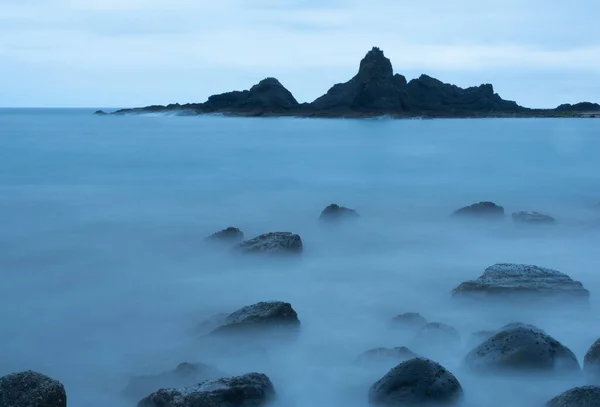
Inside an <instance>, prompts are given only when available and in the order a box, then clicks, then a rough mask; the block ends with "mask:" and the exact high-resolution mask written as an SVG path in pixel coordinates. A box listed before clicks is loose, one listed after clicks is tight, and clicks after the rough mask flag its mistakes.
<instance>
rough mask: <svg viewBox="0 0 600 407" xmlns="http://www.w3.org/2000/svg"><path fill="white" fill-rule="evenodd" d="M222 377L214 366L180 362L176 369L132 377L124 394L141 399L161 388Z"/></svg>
mask: <svg viewBox="0 0 600 407" xmlns="http://www.w3.org/2000/svg"><path fill="white" fill-rule="evenodd" d="M220 377H223V373H222V372H220V371H219V370H218V369H217V368H216V367H214V366H210V365H205V364H204V363H187V362H184V363H181V364H179V365H178V366H177V367H176V368H175V370H171V371H168V372H163V373H159V374H155V375H140V376H134V377H132V378H131V380H130V381H129V383H128V384H127V386H126V387H125V389H123V394H124V395H125V396H127V397H130V398H132V399H136V400H139V399H141V398H142V397H145V396H147V395H148V394H150V393H153V392H155V391H158V390H159V389H165V388H181V387H188V386H193V385H195V384H198V383H200V382H203V381H206V380H211V379H217V378H220Z"/></svg>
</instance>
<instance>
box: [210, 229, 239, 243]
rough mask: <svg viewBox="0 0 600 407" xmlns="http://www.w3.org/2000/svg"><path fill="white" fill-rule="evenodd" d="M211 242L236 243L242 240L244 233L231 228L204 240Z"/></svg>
mask: <svg viewBox="0 0 600 407" xmlns="http://www.w3.org/2000/svg"><path fill="white" fill-rule="evenodd" d="M206 239H207V240H209V241H212V242H223V243H238V242H241V241H242V240H244V232H242V231H241V230H239V229H238V228H234V227H233V226H229V227H228V228H226V229H223V230H220V231H218V232H215V233H213V234H212V235H210V236H208V237H207V238H206Z"/></svg>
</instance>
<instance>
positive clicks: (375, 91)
mask: <svg viewBox="0 0 600 407" xmlns="http://www.w3.org/2000/svg"><path fill="white" fill-rule="evenodd" d="M144 113H171V114H176V115H202V114H223V115H232V116H253V117H256V116H257V117H260V116H265V117H278V116H296V117H321V118H368V117H378V116H389V117H394V118H485V117H599V118H600V105H599V104H597V103H590V102H582V103H577V104H574V105H571V104H562V105H560V106H558V107H556V108H554V109H530V108H526V107H523V106H519V105H518V104H517V103H516V102H514V101H510V100H504V99H502V98H501V97H500V96H499V95H498V94H497V93H495V92H494V88H493V86H492V85H490V84H484V85H480V86H474V87H469V88H466V89H463V88H460V87H458V86H455V85H451V84H448V83H443V82H441V81H439V80H437V79H435V78H432V77H430V76H427V75H421V76H420V77H419V78H417V79H413V80H411V81H409V82H407V80H406V78H405V77H404V76H403V75H400V74H394V71H393V68H392V63H391V62H390V60H389V59H388V58H387V57H385V55H384V54H383V51H382V50H381V49H379V48H377V47H373V49H371V50H370V51H369V52H368V53H367V55H366V56H365V57H364V58H363V59H362V61H360V66H359V69H358V73H357V74H356V75H355V76H354V77H353V78H352V79H350V80H349V81H347V82H345V83H338V84H336V85H334V86H333V87H332V88H331V89H329V90H328V91H327V93H326V94H324V95H323V96H321V97H319V98H317V99H316V100H315V101H313V102H312V103H298V101H297V100H296V98H294V95H292V93H291V92H290V91H289V90H287V89H286V88H285V87H284V86H283V85H282V84H281V83H280V82H279V81H278V80H277V79H275V78H266V79H263V80H262V81H260V82H259V83H258V84H256V85H254V86H252V87H251V88H250V89H249V90H243V91H233V92H227V93H222V94H219V95H213V96H210V97H209V98H208V100H207V101H206V102H204V103H188V104H179V103H176V104H170V105H166V106H162V105H153V106H146V107H139V108H133V109H121V110H117V111H115V112H112V113H111V114H115V115H125V114H144ZM96 114H107V113H106V112H104V111H101V110H99V111H97V112H96Z"/></svg>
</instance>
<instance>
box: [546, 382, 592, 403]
mask: <svg viewBox="0 0 600 407" xmlns="http://www.w3.org/2000/svg"><path fill="white" fill-rule="evenodd" d="M546 407H600V387H597V386H584V387H576V388H574V389H571V390H567V391H565V392H564V393H562V394H560V395H559V396H556V397H554V398H553V399H552V400H550V401H549V402H548V403H547V404H546Z"/></svg>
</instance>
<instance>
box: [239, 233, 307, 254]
mask: <svg viewBox="0 0 600 407" xmlns="http://www.w3.org/2000/svg"><path fill="white" fill-rule="evenodd" d="M302 249H303V246H302V239H301V238H300V236H298V235H296V234H294V233H290V232H271V233H265V234H263V235H260V236H257V237H255V238H253V239H250V240H245V241H243V242H242V243H240V244H239V245H237V246H236V250H237V251H238V252H241V253H261V254H277V255H279V254H299V253H302Z"/></svg>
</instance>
